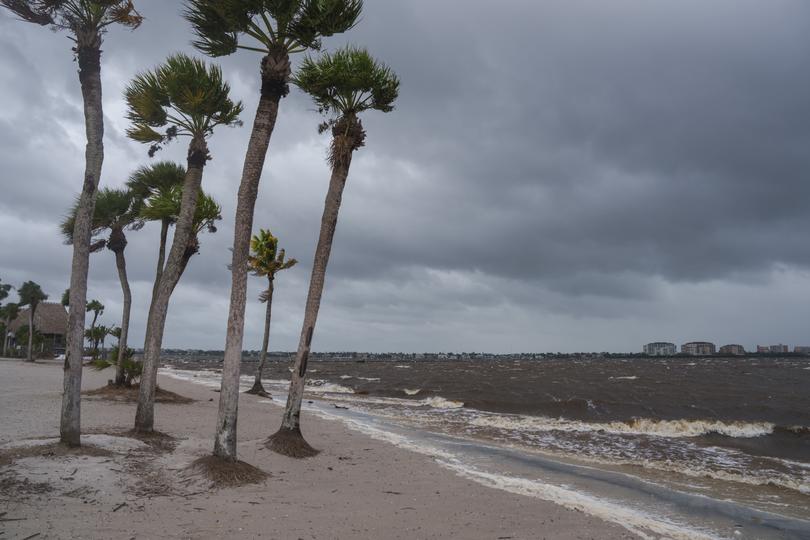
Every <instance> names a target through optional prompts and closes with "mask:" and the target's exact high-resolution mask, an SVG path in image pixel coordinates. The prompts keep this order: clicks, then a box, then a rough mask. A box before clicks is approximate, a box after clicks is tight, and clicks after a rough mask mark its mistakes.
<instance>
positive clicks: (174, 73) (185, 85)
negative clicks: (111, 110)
mask: <svg viewBox="0 0 810 540" xmlns="http://www.w3.org/2000/svg"><path fill="white" fill-rule="evenodd" d="M124 95H125V97H126V101H127V105H128V111H127V118H128V119H129V120H130V121H131V122H132V127H130V128H129V129H128V130H127V135H128V136H129V137H130V138H131V139H133V140H136V141H138V142H142V143H146V144H150V143H151V147H150V149H149V155H150V156H153V155H154V154H155V152H157V151H158V150H159V149H160V148H161V147H162V145H163V144H165V143H167V142H169V141H171V140H172V139H174V138H176V137H191V139H192V142H191V144H190V146H189V159H190V160H193V161H194V162H196V163H201V164H204V163H205V161H207V160H208V159H210V156H209V155H208V148H207V145H206V144H205V139H206V138H207V137H208V136H210V135H211V134H212V133H213V131H214V128H215V127H217V126H220V125H224V126H240V125H242V123H241V121H240V120H239V114H240V113H241V112H242V103H241V102H234V101H233V100H231V98H230V97H229V95H230V86H229V85H228V83H227V82H225V80H224V79H223V78H222V70H221V69H220V68H219V67H218V66H215V65H211V66H209V65H207V64H206V63H205V62H203V61H202V60H199V59H196V58H192V57H190V56H187V55H185V54H176V55H173V56H170V57H169V58H168V59H166V62H165V63H164V64H163V65H161V66H159V67H158V68H156V69H155V70H153V71H148V72H145V73H141V74H139V75H137V76H136V77H135V78H134V79H133V80H132V82H131V83H130V85H129V86H128V87H127V89H126V90H125V92H124ZM164 128H165V129H164ZM160 129H163V132H159V131H158V130H160Z"/></svg>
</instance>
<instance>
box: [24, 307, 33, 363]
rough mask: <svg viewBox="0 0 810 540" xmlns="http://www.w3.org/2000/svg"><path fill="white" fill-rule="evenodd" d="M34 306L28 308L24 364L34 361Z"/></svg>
mask: <svg viewBox="0 0 810 540" xmlns="http://www.w3.org/2000/svg"><path fill="white" fill-rule="evenodd" d="M34 307H35V306H34V304H33V303H32V304H31V306H30V307H29V308H28V352H27V353H26V356H25V361H26V362H33V361H34V349H33V346H34Z"/></svg>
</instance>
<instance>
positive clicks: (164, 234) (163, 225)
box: [152, 219, 169, 301]
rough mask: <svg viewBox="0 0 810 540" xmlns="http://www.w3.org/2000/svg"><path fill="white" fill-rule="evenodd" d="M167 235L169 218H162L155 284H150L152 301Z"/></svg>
mask: <svg viewBox="0 0 810 540" xmlns="http://www.w3.org/2000/svg"><path fill="white" fill-rule="evenodd" d="M168 235H169V220H168V219H163V220H161V222H160V247H159V248H158V261H157V270H156V271H155V284H154V285H152V301H154V299H155V296H157V290H158V285H159V284H160V276H161V275H163V264H164V263H165V262H166V238H167V237H168Z"/></svg>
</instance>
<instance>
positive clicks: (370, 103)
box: [267, 47, 399, 457]
mask: <svg viewBox="0 0 810 540" xmlns="http://www.w3.org/2000/svg"><path fill="white" fill-rule="evenodd" d="M293 82H294V83H295V84H296V85H297V86H298V87H299V88H301V89H302V90H304V91H305V92H307V93H308V94H310V95H311V96H312V97H313V99H314V100H315V103H316V104H317V106H318V109H319V110H320V111H322V112H323V113H325V114H327V115H329V119H328V120H327V121H326V122H324V123H323V124H321V127H320V131H321V132H323V131H325V130H326V129H328V128H330V127H331V128H332V143H331V146H330V149H329V164H330V165H331V167H332V177H331V179H330V181H329V191H328V193H327V194H326V201H325V203H324V209H323V218H322V219H321V231H320V235H319V237H318V246H317V248H316V249H315V259H314V261H313V264H312V276H311V277H310V281H309V294H308V295H307V304H306V311H305V312H304V325H303V327H302V328H301V338H300V341H299V343H298V352H297V353H296V355H295V365H294V368H293V372H292V380H291V381H290V392H289V394H288V396H287V405H286V407H285V409H284V416H283V419H282V423H281V428H280V429H279V430H278V431H277V432H276V433H275V434H274V435H272V436H271V437H270V438H269V439H268V441H267V447H268V448H270V449H272V450H274V451H276V452H278V453H281V454H284V455H288V456H293V457H306V456H311V455H314V454H315V453H316V451H315V450H314V449H313V448H312V447H311V446H310V445H309V444H308V443H307V442H306V441H305V440H304V437H303V436H302V435H301V428H300V416H301V400H302V398H303V395H304V384H305V382H306V373H307V360H308V359H309V351H310V345H311V343H312V334H313V332H314V330H315V321H316V319H317V318H318V309H319V308H320V305H321V294H322V293H323V285H324V280H325V278H326V265H327V263H328V262H329V254H330V252H331V250H332V239H333V237H334V235H335V227H336V225H337V218H338V211H339V210H340V202H341V198H342V196H343V188H344V186H345V185H346V178H347V177H348V176H349V167H350V165H351V162H352V153H353V152H354V151H355V150H357V149H358V148H360V147H361V146H363V144H364V143H365V137H366V134H365V131H363V125H362V123H361V122H360V118H359V117H358V115H359V114H360V113H362V112H364V111H367V110H369V109H375V110H378V111H382V112H389V111H391V110H393V108H394V107H393V104H394V101H395V100H396V98H397V96H398V94H399V79H398V78H397V76H396V75H395V74H394V72H393V71H391V69H390V68H388V67H386V66H385V65H384V64H381V63H378V62H377V61H376V60H374V58H372V57H371V55H369V54H368V52H366V51H365V50H363V49H357V48H353V47H347V48H343V49H340V50H338V51H336V52H335V53H333V54H324V55H323V56H322V57H321V58H319V59H318V60H313V59H312V58H307V59H305V60H304V62H303V64H302V65H301V68H300V70H299V72H298V75H297V76H296V77H295V79H294V80H293Z"/></svg>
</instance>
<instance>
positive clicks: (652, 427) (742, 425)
mask: <svg viewBox="0 0 810 540" xmlns="http://www.w3.org/2000/svg"><path fill="white" fill-rule="evenodd" d="M471 423H472V424H473V425H476V426H479V427H491V428H499V429H510V430H512V429H513V430H520V431H554V430H556V431H602V432H607V433H617V434H628V435H654V436H658V437H699V436H701V435H708V434H710V433H717V434H720V435H725V436H727V437H740V438H752V437H761V436H763V435H770V434H771V433H773V431H774V428H775V427H776V426H775V425H774V424H772V423H770V422H723V421H720V420H652V419H648V418H637V419H633V420H629V421H627V422H620V421H616V422H605V423H596V422H580V421H576V420H566V419H564V418H547V417H543V416H495V415H481V416H479V417H477V418H473V419H472V420H471Z"/></svg>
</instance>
